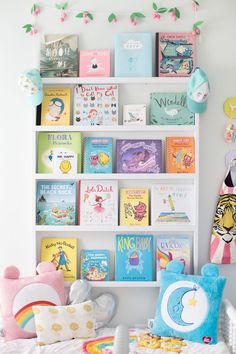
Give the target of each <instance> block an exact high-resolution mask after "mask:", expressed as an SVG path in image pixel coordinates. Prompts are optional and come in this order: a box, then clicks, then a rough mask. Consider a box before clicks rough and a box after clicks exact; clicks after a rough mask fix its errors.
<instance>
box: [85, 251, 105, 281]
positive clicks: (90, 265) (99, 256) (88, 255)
mask: <svg viewBox="0 0 236 354" xmlns="http://www.w3.org/2000/svg"><path fill="white" fill-rule="evenodd" d="M80 278H81V279H86V280H89V281H104V280H109V251H108V250H81V253H80Z"/></svg>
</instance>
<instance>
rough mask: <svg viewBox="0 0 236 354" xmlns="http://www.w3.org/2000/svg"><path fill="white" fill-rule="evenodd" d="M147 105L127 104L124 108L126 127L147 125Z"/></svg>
mask: <svg viewBox="0 0 236 354" xmlns="http://www.w3.org/2000/svg"><path fill="white" fill-rule="evenodd" d="M146 112H147V105H146V104H125V105H124V106H123V124H124V125H145V124H146Z"/></svg>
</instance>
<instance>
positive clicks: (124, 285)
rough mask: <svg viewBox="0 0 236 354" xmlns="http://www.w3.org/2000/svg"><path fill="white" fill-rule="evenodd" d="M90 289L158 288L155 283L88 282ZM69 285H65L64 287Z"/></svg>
mask: <svg viewBox="0 0 236 354" xmlns="http://www.w3.org/2000/svg"><path fill="white" fill-rule="evenodd" d="M89 284H90V285H91V287H92V288H159V284H158V282H156V281H115V280H113V281H112V280H111V281H98V282H95V281H89ZM70 285H71V283H70V282H68V283H66V287H69V286H70Z"/></svg>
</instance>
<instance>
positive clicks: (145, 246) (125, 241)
mask: <svg viewBox="0 0 236 354" xmlns="http://www.w3.org/2000/svg"><path fill="white" fill-rule="evenodd" d="M115 280H117V281H152V280H153V236H152V235H116V261H115Z"/></svg>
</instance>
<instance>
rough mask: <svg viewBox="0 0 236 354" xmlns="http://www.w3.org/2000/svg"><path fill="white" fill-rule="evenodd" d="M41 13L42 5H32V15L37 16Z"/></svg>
mask: <svg viewBox="0 0 236 354" xmlns="http://www.w3.org/2000/svg"><path fill="white" fill-rule="evenodd" d="M39 13H40V6H39V4H33V6H32V7H31V15H33V16H37V15H38V14H39Z"/></svg>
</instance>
